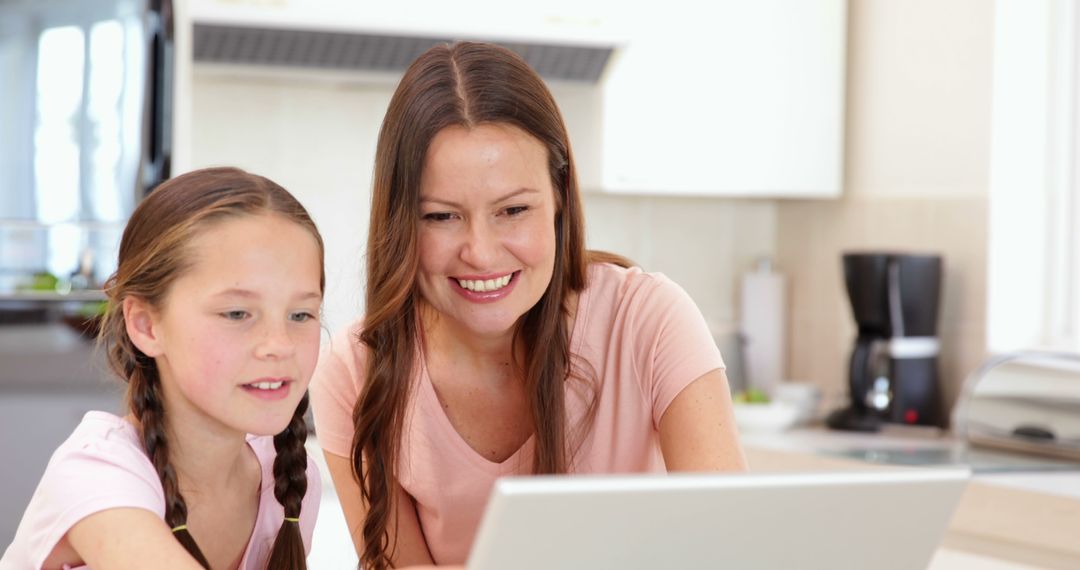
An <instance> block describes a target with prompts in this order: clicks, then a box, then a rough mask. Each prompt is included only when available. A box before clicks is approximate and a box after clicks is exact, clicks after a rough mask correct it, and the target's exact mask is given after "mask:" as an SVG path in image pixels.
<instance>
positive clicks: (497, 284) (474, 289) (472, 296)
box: [449, 271, 521, 303]
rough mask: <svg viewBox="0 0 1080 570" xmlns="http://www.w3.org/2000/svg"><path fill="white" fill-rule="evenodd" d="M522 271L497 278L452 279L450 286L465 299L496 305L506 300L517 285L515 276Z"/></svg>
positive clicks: (468, 277) (465, 277)
mask: <svg viewBox="0 0 1080 570" xmlns="http://www.w3.org/2000/svg"><path fill="white" fill-rule="evenodd" d="M519 273H521V272H520V271H514V272H511V273H504V274H502V275H497V274H496V275H495V276H475V275H466V276H462V277H451V278H450V279H449V281H450V284H451V285H450V286H451V287H452V288H453V289H454V290H455V291H457V292H458V294H460V295H461V296H462V297H464V298H465V299H467V300H469V301H471V302H473V303H494V302H495V301H498V300H500V299H503V298H505V297H506V296H507V295H509V294H510V293H511V292H512V291H513V290H514V285H516V284H517V280H516V279H515V276H517V275H518V274H519Z"/></svg>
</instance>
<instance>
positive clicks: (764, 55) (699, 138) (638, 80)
mask: <svg viewBox="0 0 1080 570" xmlns="http://www.w3.org/2000/svg"><path fill="white" fill-rule="evenodd" d="M655 10H658V11H653V12H650V13H639V14H629V15H628V21H627V23H626V33H627V35H628V36H629V41H628V43H627V45H626V46H625V47H624V49H622V50H621V51H620V52H619V54H618V55H617V59H616V60H615V61H613V62H612V63H611V64H609V68H608V70H607V77H606V78H605V80H604V82H603V85H602V89H603V105H602V125H603V126H602V140H601V141H600V145H601V149H602V150H601V157H602V158H601V160H602V176H601V179H602V180H601V182H600V187H601V189H602V190H603V191H604V192H612V193H629V194H653V195H697V196H748V197H770V198H774V197H816V198H825V197H835V196H838V195H839V194H840V192H841V183H842V167H843V130H844V125H843V117H844V82H845V51H846V49H845V47H846V41H845V40H846V38H845V36H846V21H847V6H846V1H845V0H716V1H712V2H697V1H693V0H669V1H666V2H664V3H662V5H657V7H656V8H655Z"/></svg>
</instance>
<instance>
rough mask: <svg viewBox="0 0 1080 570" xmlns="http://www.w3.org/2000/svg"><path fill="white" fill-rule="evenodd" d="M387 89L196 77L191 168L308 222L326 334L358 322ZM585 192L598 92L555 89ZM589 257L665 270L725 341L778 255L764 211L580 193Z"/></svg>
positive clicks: (739, 203) (737, 203)
mask: <svg viewBox="0 0 1080 570" xmlns="http://www.w3.org/2000/svg"><path fill="white" fill-rule="evenodd" d="M393 88H394V84H393V82H390V81H383V82H379V81H372V80H365V81H359V80H357V79H344V78H343V79H340V80H332V79H327V78H318V79H304V78H299V77H296V76H287V75H267V74H256V73H253V72H250V70H248V72H240V73H238V72H237V71H236V70H233V69H215V68H207V67H199V68H196V71H195V73H194V75H193V78H192V103H191V108H192V125H191V135H190V136H191V161H190V166H191V168H198V167H202V166H209V165H217V164H231V165H236V166H240V167H242V168H247V169H249V170H252V171H254V172H257V173H259V174H263V175H265V176H269V177H270V178H272V179H274V180H276V181H278V182H279V183H281V184H282V185H284V186H285V187H286V188H288V189H289V190H290V191H292V192H293V193H294V194H295V195H296V196H297V197H298V198H299V199H300V201H301V202H303V203H304V205H305V206H307V208H308V209H309V210H310V211H311V214H312V216H313V217H314V219H315V221H316V223H317V224H318V225H319V228H320V230H321V231H322V233H323V236H324V239H325V241H326V277H327V294H326V302H325V308H324V312H325V315H326V323H327V325H328V327H329V328H330V329H331V330H333V329H336V328H338V327H340V326H343V325H345V324H347V323H348V322H350V321H351V320H352V319H354V318H356V316H358V315H359V314H360V313H361V312H362V311H363V295H362V283H363V279H362V270H363V266H362V258H363V253H364V241H365V240H366V238H367V225H368V220H367V218H368V207H369V206H368V203H369V200H370V196H369V191H370V186H371V170H372V165H373V163H374V152H375V141H376V137H377V134H378V129H379V125H380V124H381V122H382V116H383V114H384V113H385V111H386V106H387V104H388V103H389V100H390V96H391V95H392V93H393ZM552 90H553V91H554V93H555V96H556V98H557V99H558V100H559V103H560V106H561V107H562V111H563V114H564V115H565V117H566V120H567V123H568V128H569V129H570V136H571V140H572V142H573V144H574V148H575V156H576V158H577V160H578V161H579V169H580V171H581V172H582V178H583V185H584V186H585V187H586V188H588V187H589V186H591V185H593V184H594V182H595V180H596V179H597V178H598V170H599V169H598V165H597V164H596V161H597V160H598V159H599V148H598V147H597V146H596V145H597V144H598V134H597V132H596V130H595V118H596V117H598V116H599V113H598V112H597V111H596V107H595V105H596V104H597V99H596V95H595V94H596V90H595V89H592V88H584V87H580V86H573V85H553V86H552ZM585 205H586V218H587V220H586V227H587V231H588V246H589V247H592V248H597V249H606V250H609V251H614V252H617V253H620V254H623V255H626V256H628V257H630V258H631V259H634V260H635V261H637V262H638V263H640V264H641V265H642V266H643V267H645V268H646V269H648V270H651V271H662V272H664V273H666V274H667V275H668V276H670V277H671V278H672V279H674V280H676V281H677V282H678V283H680V284H681V285H682V286H683V287H684V288H685V289H686V290H687V291H688V292H689V293H690V295H691V296H692V297H693V298H694V300H695V301H696V302H697V304H698V306H699V307H700V308H701V310H702V312H703V313H704V314H705V316H706V319H707V320H708V321H709V322H710V323H711V324H712V325H713V326H714V328H715V329H716V330H718V331H730V330H731V328H732V326H733V324H732V323H733V322H734V320H735V318H736V315H735V298H736V297H735V294H736V291H735V283H736V281H737V276H738V274H740V273H741V272H743V271H745V270H746V269H748V268H749V267H750V266H751V264H752V262H753V260H754V259H755V258H756V257H759V256H764V255H772V254H774V252H775V249H776V243H775V242H776V205H775V203H774V202H771V201H749V200H719V199H709V198H660V197H641V196H612V195H607V194H600V193H597V192H595V191H593V192H588V191H587V192H586V193H585Z"/></svg>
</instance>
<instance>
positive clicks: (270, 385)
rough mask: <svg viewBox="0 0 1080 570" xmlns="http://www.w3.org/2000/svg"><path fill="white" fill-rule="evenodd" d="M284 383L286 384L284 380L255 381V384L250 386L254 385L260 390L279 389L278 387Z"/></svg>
mask: <svg viewBox="0 0 1080 570" xmlns="http://www.w3.org/2000/svg"><path fill="white" fill-rule="evenodd" d="M282 384H284V382H280V381H278V382H255V383H254V384H250V386H254V387H255V388H258V389H259V390H277V389H278V388H280V387H281V385H282Z"/></svg>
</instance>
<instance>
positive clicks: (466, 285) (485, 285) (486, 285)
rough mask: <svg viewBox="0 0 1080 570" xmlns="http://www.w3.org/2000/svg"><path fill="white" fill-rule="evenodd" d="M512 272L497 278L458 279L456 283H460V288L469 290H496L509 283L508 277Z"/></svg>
mask: <svg viewBox="0 0 1080 570" xmlns="http://www.w3.org/2000/svg"><path fill="white" fill-rule="evenodd" d="M512 275H513V274H512V273H511V274H508V275H504V276H502V277H499V278H498V279H478V280H471V279H458V280H457V282H458V285H461V288H462V289H468V290H469V291H477V292H481V293H482V292H486V291H498V290H499V289H502V288H503V287H506V286H507V285H508V284H509V283H510V277H511V276H512Z"/></svg>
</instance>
